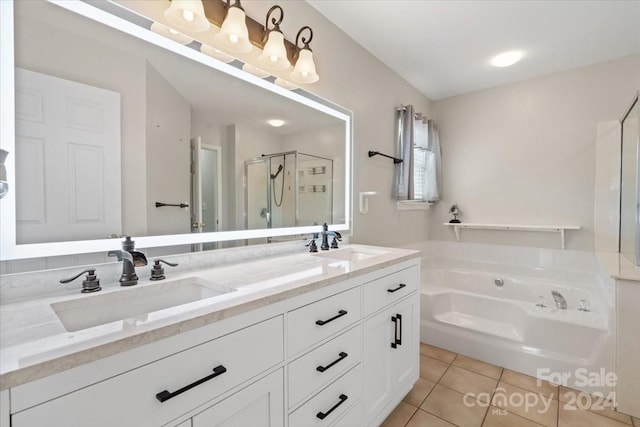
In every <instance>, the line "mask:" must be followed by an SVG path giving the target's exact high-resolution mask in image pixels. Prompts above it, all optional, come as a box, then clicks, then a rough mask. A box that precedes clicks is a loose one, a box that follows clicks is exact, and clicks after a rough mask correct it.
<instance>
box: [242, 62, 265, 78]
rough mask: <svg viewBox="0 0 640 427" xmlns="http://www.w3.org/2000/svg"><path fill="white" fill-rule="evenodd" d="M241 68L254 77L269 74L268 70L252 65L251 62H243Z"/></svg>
mask: <svg viewBox="0 0 640 427" xmlns="http://www.w3.org/2000/svg"><path fill="white" fill-rule="evenodd" d="M242 70H243V71H246V72H247V73H249V74H253V75H254V76H256V77H260V78H261V79H264V78H267V77H269V76H270V75H271V74H269V73H268V72H266V71H264V70H263V69H261V68H258V67H254V66H253V65H251V64H244V65H243V66H242Z"/></svg>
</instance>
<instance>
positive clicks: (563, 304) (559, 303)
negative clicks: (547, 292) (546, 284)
mask: <svg viewBox="0 0 640 427" xmlns="http://www.w3.org/2000/svg"><path fill="white" fill-rule="evenodd" d="M551 295H553V299H554V300H555V302H556V307H557V308H559V309H561V310H566V309H567V300H565V299H564V297H563V296H562V294H560V292H558V291H551Z"/></svg>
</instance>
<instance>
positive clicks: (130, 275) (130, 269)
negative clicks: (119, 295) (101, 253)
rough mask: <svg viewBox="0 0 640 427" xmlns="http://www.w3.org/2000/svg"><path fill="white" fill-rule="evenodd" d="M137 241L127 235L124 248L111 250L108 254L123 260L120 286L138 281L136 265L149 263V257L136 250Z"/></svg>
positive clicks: (130, 284)
mask: <svg viewBox="0 0 640 427" xmlns="http://www.w3.org/2000/svg"><path fill="white" fill-rule="evenodd" d="M134 249H135V242H134V241H133V240H131V237H130V236H125V239H124V241H123V242H122V250H120V251H109V252H108V253H107V255H109V256H114V257H117V258H118V261H122V275H121V276H120V286H133V285H135V284H137V283H138V275H137V274H136V267H142V266H145V265H147V257H146V256H145V255H144V254H143V253H142V252H138V251H135V250H134Z"/></svg>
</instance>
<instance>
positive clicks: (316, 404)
mask: <svg viewBox="0 0 640 427" xmlns="http://www.w3.org/2000/svg"><path fill="white" fill-rule="evenodd" d="M361 390H362V365H357V366H356V367H355V368H353V369H352V370H350V371H349V372H347V373H346V374H344V375H343V376H342V377H340V378H339V379H338V380H337V381H336V382H334V383H333V384H331V385H330V386H329V387H327V388H325V389H324V390H322V391H321V392H320V393H318V394H316V395H315V396H314V397H312V398H311V399H310V400H309V401H308V402H306V403H305V404H304V405H302V406H301V407H300V408H298V409H297V410H296V411H295V412H293V413H292V414H291V415H289V427H325V426H330V425H332V424H334V423H335V422H336V420H338V419H340V417H342V414H344V413H346V412H347V410H348V409H349V408H350V407H351V406H353V404H354V403H355V402H357V401H358V399H360V392H361Z"/></svg>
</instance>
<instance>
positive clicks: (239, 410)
mask: <svg viewBox="0 0 640 427" xmlns="http://www.w3.org/2000/svg"><path fill="white" fill-rule="evenodd" d="M283 397H284V378H283V375H282V369H279V370H277V371H276V372H273V373H272V374H269V375H268V376H266V377H265V378H263V379H261V380H259V381H256V382H255V383H253V384H251V385H250V386H248V387H246V388H244V389H242V390H241V391H239V392H237V393H235V394H233V395H232V396H230V397H228V398H226V399H225V400H223V401H222V402H220V403H217V404H215V405H213V406H212V407H210V408H208V409H206V410H204V411H202V412H201V413H199V414H197V415H196V416H194V417H193V418H192V419H191V421H192V424H191V426H192V427H213V426H237V427H241V426H247V427H248V426H251V427H279V426H283V425H284V406H283ZM187 425H188V426H189V424H187ZM177 427H182V424H180V425H179V426H177Z"/></svg>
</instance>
